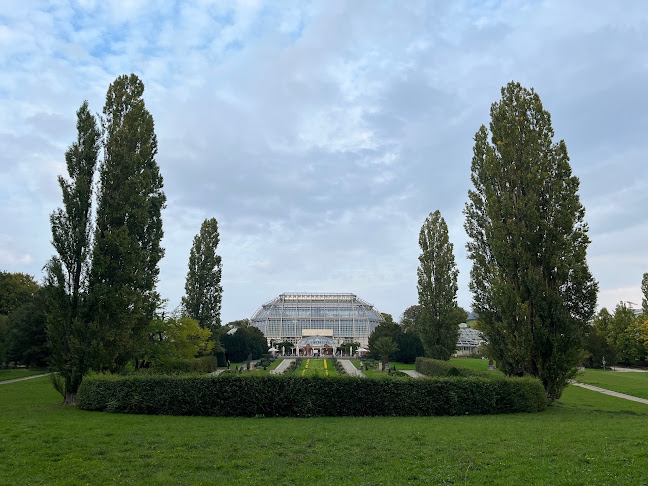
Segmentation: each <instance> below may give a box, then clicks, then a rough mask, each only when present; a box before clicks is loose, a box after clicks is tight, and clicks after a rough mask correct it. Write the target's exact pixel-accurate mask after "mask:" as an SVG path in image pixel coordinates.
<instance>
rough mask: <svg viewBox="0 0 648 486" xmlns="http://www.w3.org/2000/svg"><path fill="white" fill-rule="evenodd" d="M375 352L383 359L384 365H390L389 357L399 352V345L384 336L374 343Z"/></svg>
mask: <svg viewBox="0 0 648 486" xmlns="http://www.w3.org/2000/svg"><path fill="white" fill-rule="evenodd" d="M373 351H374V352H376V353H378V354H379V355H380V356H381V357H382V360H383V363H388V362H389V355H391V354H394V353H395V352H396V351H398V344H396V341H394V340H393V339H392V338H390V337H387V336H384V337H381V338H379V339H377V340H376V341H375V342H374V344H373Z"/></svg>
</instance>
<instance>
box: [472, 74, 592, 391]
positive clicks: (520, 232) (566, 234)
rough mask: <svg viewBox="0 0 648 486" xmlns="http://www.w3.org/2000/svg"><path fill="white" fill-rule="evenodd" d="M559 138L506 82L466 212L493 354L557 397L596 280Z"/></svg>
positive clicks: (522, 92) (527, 97) (477, 301)
mask: <svg viewBox="0 0 648 486" xmlns="http://www.w3.org/2000/svg"><path fill="white" fill-rule="evenodd" d="M553 136H554V132H553V129H552V127H551V116H550V115H549V113H548V112H547V111H545V110H544V109H543V107H542V103H541V101H540V97H539V96H538V95H537V94H536V93H535V92H534V91H533V89H531V90H527V89H525V88H523V87H522V86H521V85H520V84H518V83H513V82H511V83H509V84H508V85H507V86H506V87H504V88H502V99H501V100H500V101H499V102H497V103H494V104H493V105H492V106H491V123H490V133H489V130H487V129H486V127H485V126H482V127H481V128H480V129H479V131H478V132H477V134H476V135H475V146H474V149H473V159H472V166H471V169H472V175H471V180H472V182H473V185H474V188H473V190H470V191H469V193H468V197H469V202H468V203H467V204H466V208H465V210H464V214H465V215H466V222H465V229H466V232H467V233H468V236H469V238H470V240H469V242H468V244H467V248H468V253H469V258H470V259H471V260H472V262H473V267H472V271H471V281H470V289H471V290H472V292H473V297H474V299H473V302H474V310H475V311H476V312H477V313H478V314H479V322H480V327H479V328H480V330H481V331H482V332H483V333H484V334H485V336H486V337H487V339H488V341H489V345H488V349H487V352H488V355H489V356H490V357H492V358H494V359H496V360H497V363H498V366H499V367H500V368H501V369H502V370H503V371H504V372H505V373H507V374H509V375H530V376H535V377H539V378H540V380H541V381H542V383H543V385H544V387H545V390H546V392H547V396H548V397H549V398H551V399H556V398H559V397H560V395H561V393H562V390H563V389H564V388H565V386H567V383H568V380H569V379H570V378H571V377H572V376H573V373H574V370H575V366H576V365H577V364H579V363H580V361H581V360H582V350H583V344H584V338H585V335H586V330H587V326H588V321H589V320H590V318H591V317H592V315H593V313H594V307H595V304H596V294H597V290H598V285H597V283H596V281H595V280H594V279H593V277H592V275H591V273H590V271H589V268H588V266H587V260H586V251H587V247H588V244H589V238H588V237H587V231H588V228H587V224H586V223H585V220H584V218H585V209H584V208H583V206H582V205H581V203H580V200H579V196H578V192H577V191H578V186H579V181H578V178H577V177H574V176H572V174H571V167H570V164H569V157H568V155H567V148H566V146H565V143H564V141H562V140H561V141H560V142H558V143H554V142H553ZM489 138H490V141H489Z"/></svg>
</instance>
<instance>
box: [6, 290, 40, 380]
mask: <svg viewBox="0 0 648 486" xmlns="http://www.w3.org/2000/svg"><path fill="white" fill-rule="evenodd" d="M47 312H48V306H47V299H46V295H45V289H40V290H39V291H38V292H36V294H35V295H34V296H33V297H32V298H31V299H30V300H29V301H27V302H25V303H24V304H22V305H20V306H19V307H18V308H17V309H15V310H14V311H13V312H12V313H11V314H10V315H9V317H8V318H7V330H8V332H7V338H6V350H5V361H3V362H7V363H8V362H13V363H15V364H18V363H20V364H21V365H23V366H35V367H38V368H43V367H45V366H47V364H48V361H49V359H50V354H51V353H50V349H49V346H48V345H47Z"/></svg>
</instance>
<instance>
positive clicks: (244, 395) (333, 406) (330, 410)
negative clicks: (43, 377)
mask: <svg viewBox="0 0 648 486" xmlns="http://www.w3.org/2000/svg"><path fill="white" fill-rule="evenodd" d="M77 407H78V408H80V409H82V410H95V411H108V412H121V413H139V414H160V415H205V416H238V417H255V416H266V417H275V416H280V417H312V416H429V415H465V414H496V413H514V412H537V411H540V410H543V409H544V408H545V407H546V399H545V392H544V389H543V387H542V384H541V383H540V381H538V380H535V379H531V378H509V379H499V380H489V379H485V378H474V377H471V378H435V379H419V380H398V379H396V380H393V379H392V380H373V379H366V378H358V377H349V376H339V377H317V376H313V377H305V378H304V377H297V376H272V375H261V376H259V375H256V376H254V375H252V376H249V375H248V376H238V375H231V374H227V375H221V376H219V377H210V376H203V377H200V376H146V375H131V376H127V377H120V376H114V375H112V376H96V377H91V378H88V379H86V380H84V381H83V383H82V385H81V388H80V389H79V393H78V395H77Z"/></svg>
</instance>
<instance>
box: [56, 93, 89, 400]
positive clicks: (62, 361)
mask: <svg viewBox="0 0 648 486" xmlns="http://www.w3.org/2000/svg"><path fill="white" fill-rule="evenodd" d="M100 136H101V134H100V132H99V129H98V127H97V122H96V120H95V118H94V116H93V115H92V114H91V113H90V110H89V109H88V103H87V101H86V102H84V103H83V104H82V105H81V107H80V108H79V110H78V111H77V140H76V142H75V143H73V144H72V145H71V146H70V148H69V149H68V150H67V152H66V153H65V162H66V166H67V173H68V177H69V180H66V179H65V178H63V177H62V176H59V178H58V182H59V185H60V187H61V192H62V196H63V207H62V208H59V209H57V210H56V211H54V212H53V213H52V215H51V216H50V224H51V227H52V245H53V246H54V249H55V250H56V255H55V256H54V257H52V259H51V260H50V261H49V262H48V263H47V265H46V273H47V275H46V282H47V287H48V298H49V307H50V311H49V317H48V333H49V342H50V347H51V349H52V365H53V367H54V369H56V370H57V371H58V372H59V373H60V375H61V378H62V379H63V383H64V390H63V393H64V398H65V403H74V401H75V397H76V392H77V390H78V388H79V386H80V385H81V380H82V379H83V375H84V374H85V373H86V372H87V371H88V370H89V369H90V360H91V356H92V352H91V343H92V341H93V337H92V335H91V330H90V324H89V316H88V314H87V306H86V304H87V286H88V269H89V266H90V254H91V238H90V234H91V228H92V214H91V210H92V187H93V178H94V172H95V169H96V166H97V158H98V153H99V146H100Z"/></svg>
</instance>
